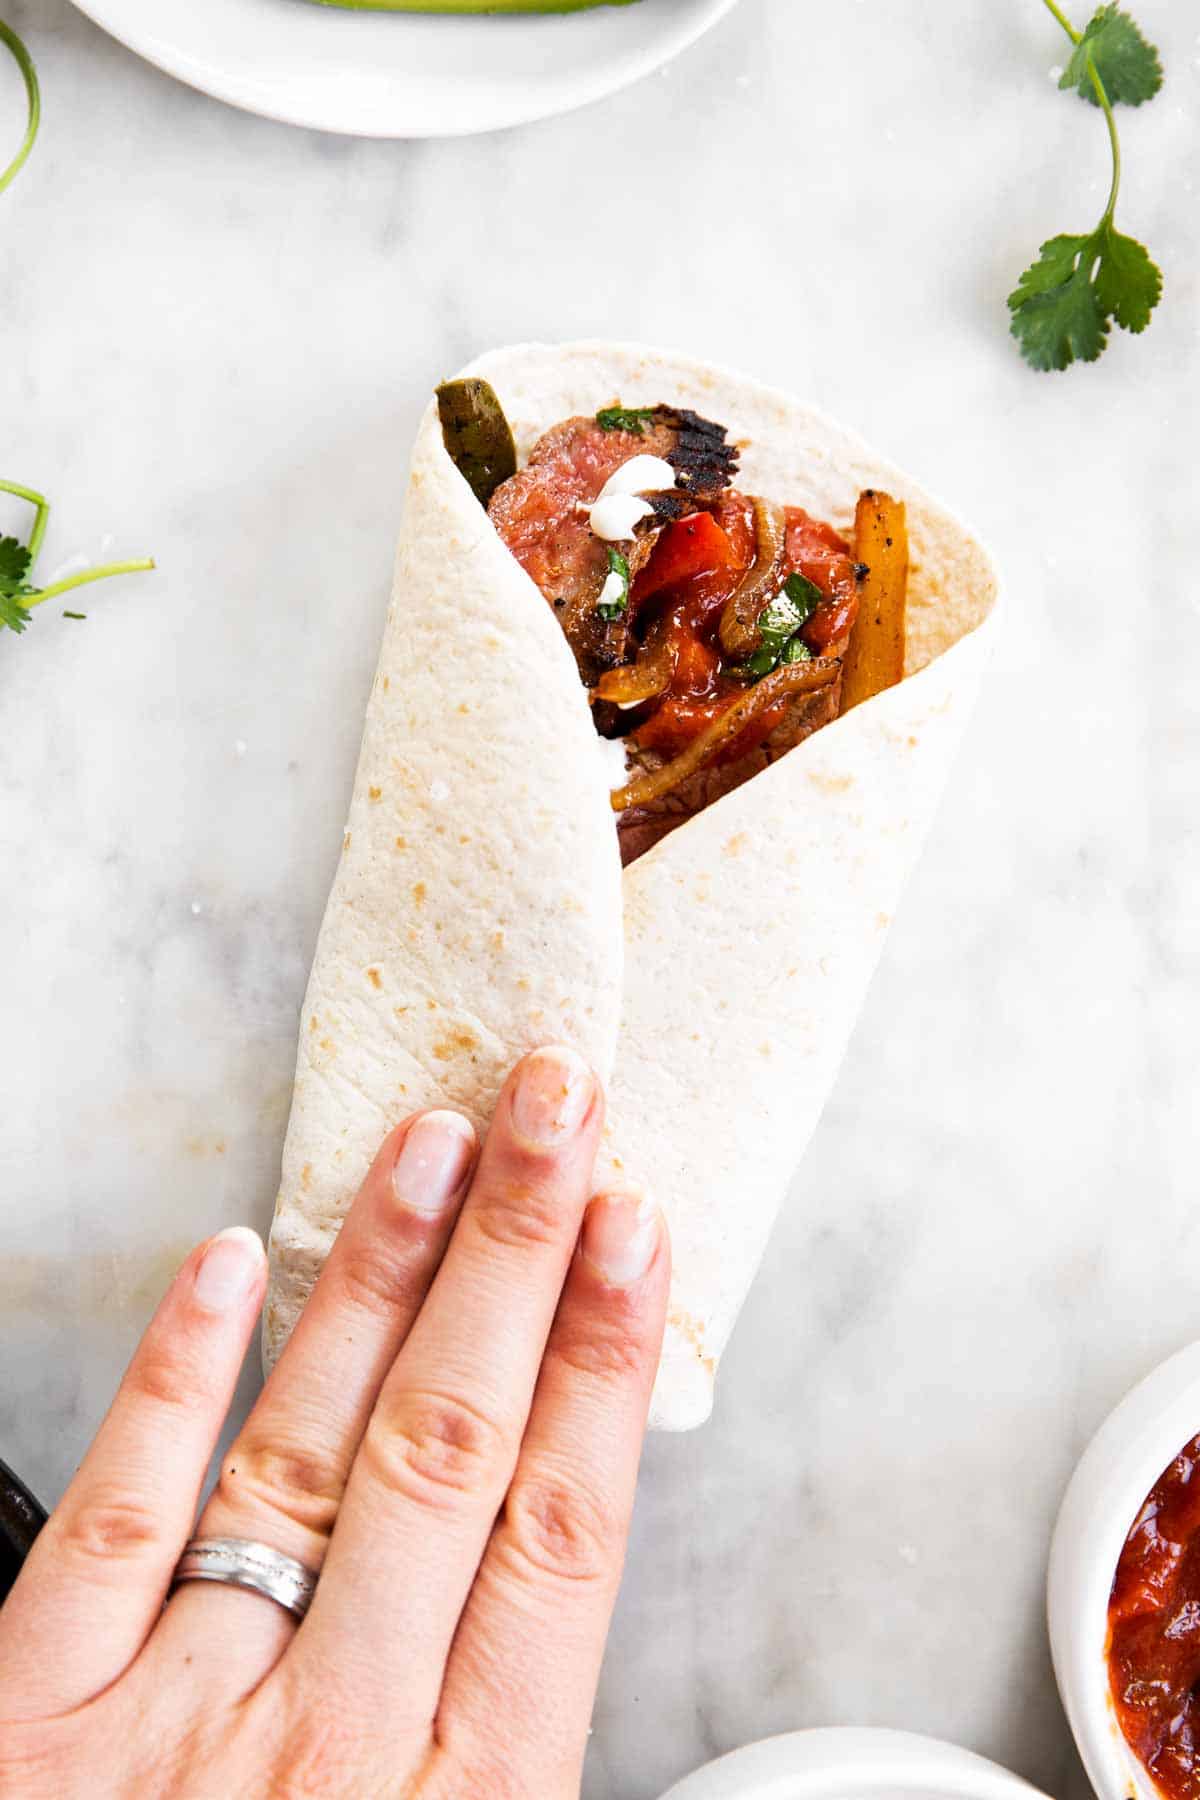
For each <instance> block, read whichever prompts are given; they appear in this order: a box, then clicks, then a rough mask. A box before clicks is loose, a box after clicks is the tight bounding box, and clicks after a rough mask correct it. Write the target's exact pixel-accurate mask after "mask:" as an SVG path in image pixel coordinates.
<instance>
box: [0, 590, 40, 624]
mask: <svg viewBox="0 0 1200 1800" xmlns="http://www.w3.org/2000/svg"><path fill="white" fill-rule="evenodd" d="M32 617H33V614H32V613H31V612H30V610H29V608H28V607H27V606H22V604H21V601H20V598H19V596H18V594H17V593H15V592H13V591H11V590H10V589H6V588H3V587H0V629H4V628H5V627H7V629H8V630H9V631H24V629H25V627H26V626H27V625H28V623H29V621H30V619H31V618H32Z"/></svg>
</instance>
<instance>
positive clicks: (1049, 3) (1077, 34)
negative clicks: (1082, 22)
mask: <svg viewBox="0 0 1200 1800" xmlns="http://www.w3.org/2000/svg"><path fill="white" fill-rule="evenodd" d="M1042 4H1043V5H1044V6H1045V8H1046V10H1047V12H1049V13H1052V14H1053V15H1054V17H1055V18H1056V19H1057V20H1058V22H1059V24H1060V25H1061V26H1062V28H1063V30H1064V31H1065V32H1066V34H1067V36H1068V37H1069V38H1070V40H1071V42H1072V43H1073V44H1078V43H1079V42H1080V40H1081V39H1082V37H1083V33H1082V31H1076V29H1075V27H1074V26H1073V25H1072V23H1071V21H1070V19H1068V17H1067V15H1066V13H1065V12H1063V11H1062V10H1061V8H1059V7H1057V6H1056V5H1055V4H1054V0H1042Z"/></svg>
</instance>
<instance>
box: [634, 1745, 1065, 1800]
mask: <svg viewBox="0 0 1200 1800" xmlns="http://www.w3.org/2000/svg"><path fill="white" fill-rule="evenodd" d="M663 1800H1046V1796H1045V1795H1044V1794H1039V1793H1038V1792H1037V1791H1036V1789H1034V1788H1031V1787H1030V1786H1029V1784H1028V1782H1025V1781H1022V1780H1021V1779H1020V1777H1019V1776H1017V1775H1010V1774H1009V1772H1008V1770H1007V1769H1001V1768H998V1767H997V1766H996V1764H995V1763H990V1762H985V1761H984V1759H983V1758H982V1757H981V1756H974V1755H972V1753H971V1752H970V1751H969V1750H960V1749H959V1748H958V1747H957V1745H955V1744H942V1743H937V1742H935V1740H934V1739H933V1738H925V1737H913V1736H912V1734H911V1733H910V1732H907V1731H875V1730H863V1729H859V1728H857V1727H835V1728H833V1729H831V1730H825V1731H793V1732H790V1733H789V1734H788V1735H787V1736H786V1737H776V1738H766V1739H765V1740H764V1741H763V1742H762V1743H761V1744H750V1745H749V1746H748V1747H747V1748H746V1749H745V1750H735V1751H734V1752H733V1754H732V1755H731V1756H723V1757H721V1759H720V1761H719V1762H715V1763H709V1765H708V1767H707V1768H706V1769H699V1770H697V1772H696V1774H695V1775H689V1776H688V1778H687V1780H686V1781H681V1782H680V1783H679V1785H678V1787H673V1788H672V1789H671V1791H670V1793H669V1794H664V1795H663Z"/></svg>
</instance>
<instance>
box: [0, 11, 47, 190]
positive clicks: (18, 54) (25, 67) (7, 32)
mask: <svg viewBox="0 0 1200 1800" xmlns="http://www.w3.org/2000/svg"><path fill="white" fill-rule="evenodd" d="M0 44H4V45H6V46H7V48H8V49H9V51H10V52H11V53H12V57H13V60H14V61H15V63H16V65H17V67H18V69H20V71H21V77H22V79H23V81H24V83H25V97H26V100H27V102H28V107H29V116H28V118H27V120H26V124H25V136H24V138H23V139H22V140H21V147H20V149H19V150H18V151H17V154H16V155H15V156H14V157H13V159H12V161H11V162H10V163H9V165H8V167H7V168H6V169H4V170H3V171H0V194H2V193H3V192H4V190H5V188H6V187H8V186H9V185H10V184H11V183H12V182H14V181H15V180H16V178H17V176H18V175H19V174H20V173H21V170H22V169H23V168H24V166H25V163H26V160H27V158H28V156H29V152H30V151H31V150H32V149H33V140H34V139H35V138H36V137H37V134H38V125H39V124H40V123H41V117H42V94H41V89H40V88H39V86H38V78H37V70H36V69H35V68H34V66H33V58H32V57H31V56H30V54H29V52H28V50H27V49H26V48H25V46H24V44H23V43H22V42H21V40H20V38H19V37H18V36H17V34H16V32H15V31H14V30H13V28H12V26H11V25H6V24H5V23H4V20H3V19H0Z"/></svg>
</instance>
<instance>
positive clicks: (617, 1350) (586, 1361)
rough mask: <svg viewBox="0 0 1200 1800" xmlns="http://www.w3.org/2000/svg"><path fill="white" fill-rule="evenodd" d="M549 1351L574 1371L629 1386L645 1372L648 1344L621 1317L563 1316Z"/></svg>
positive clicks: (608, 1383) (613, 1383)
mask: <svg viewBox="0 0 1200 1800" xmlns="http://www.w3.org/2000/svg"><path fill="white" fill-rule="evenodd" d="M549 1354H550V1356H551V1357H554V1358H556V1359H557V1360H558V1361H559V1362H560V1363H562V1364H563V1365H564V1366H565V1368H566V1369H567V1370H568V1371H569V1372H570V1373H571V1374H573V1375H584V1376H587V1377H588V1378H589V1379H592V1380H596V1381H599V1382H602V1383H605V1384H606V1385H610V1386H612V1387H627V1386H628V1385H629V1384H630V1383H631V1382H633V1381H635V1380H636V1379H637V1378H638V1377H639V1376H640V1375H641V1373H642V1369H643V1366H644V1364H645V1361H646V1347H645V1344H644V1343H643V1341H642V1340H641V1338H640V1337H639V1336H638V1335H637V1333H636V1331H634V1330H633V1329H632V1327H631V1326H630V1325H629V1324H628V1323H627V1322H625V1321H622V1320H619V1319H617V1320H611V1319H610V1320H601V1319H597V1318H594V1317H589V1318H566V1317H564V1318H562V1319H560V1321H559V1323H558V1324H557V1325H556V1326H555V1329H554V1335H553V1337H552V1339H551V1342H550V1350H549Z"/></svg>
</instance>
